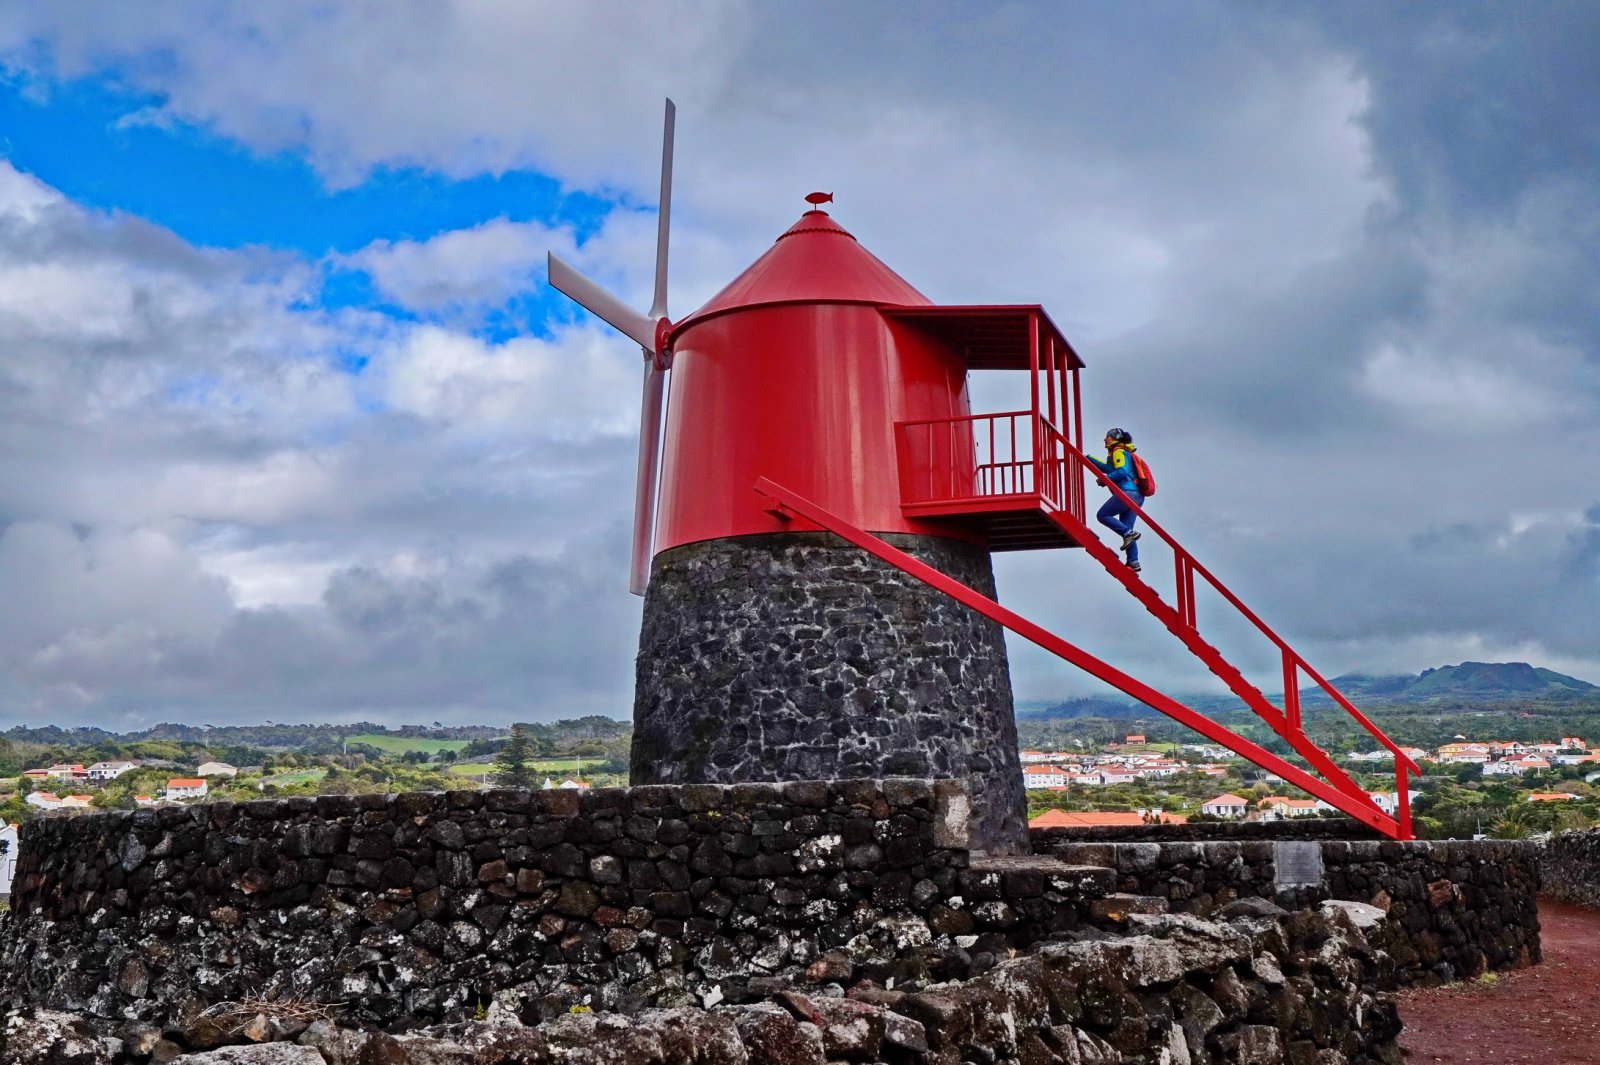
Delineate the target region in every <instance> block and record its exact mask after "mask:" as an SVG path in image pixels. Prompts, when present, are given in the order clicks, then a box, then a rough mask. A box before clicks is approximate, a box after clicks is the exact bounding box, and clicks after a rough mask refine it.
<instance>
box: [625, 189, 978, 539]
mask: <svg viewBox="0 0 1600 1065" xmlns="http://www.w3.org/2000/svg"><path fill="white" fill-rule="evenodd" d="M928 302H929V301H928V300H927V298H926V297H924V296H922V294H921V293H919V292H917V291H916V290H915V289H913V288H912V287H911V286H910V285H908V284H906V282H905V281H904V280H902V279H901V278H900V277H898V276H897V275H896V274H894V272H893V271H891V270H889V268H888V267H887V266H884V265H883V263H881V262H880V261H879V260H878V259H876V258H875V257H873V256H872V254H871V253H870V252H868V251H866V250H865V249H864V248H862V247H861V246H860V245H859V244H858V243H857V242H856V240H855V238H854V237H852V236H850V235H849V234H848V233H846V232H845V231H844V230H843V229H840V228H839V227H838V226H837V225H836V224H834V223H833V221H832V219H830V218H829V217H828V216H827V215H826V214H824V213H823V212H821V211H808V212H807V213H806V215H805V216H804V217H802V218H801V220H800V222H798V223H797V224H796V225H795V226H794V227H793V228H791V229H790V230H789V231H788V232H787V233H785V234H784V235H783V236H782V237H780V238H779V240H778V243H777V244H776V245H775V246H774V247H773V248H772V250H771V251H769V252H768V253H767V254H766V255H765V256H763V257H762V258H761V259H760V260H758V261H757V262H756V263H755V264H754V265H753V266H751V267H750V269H749V270H747V271H745V273H744V274H742V275H741V276H740V277H739V278H738V279H737V280H735V281H734V282H733V283H732V284H730V285H729V286H728V287H727V288H725V289H724V290H723V291H722V292H721V293H719V294H718V295H717V296H716V297H714V298H713V299H712V300H711V301H710V302H709V303H707V304H706V306H705V307H702V308H701V309H700V310H699V311H696V312H695V313H694V314H692V315H690V316H689V317H688V318H686V319H684V320H683V321H682V322H681V323H679V324H678V326H676V327H675V328H674V330H673V333H672V350H673V356H672V383H671V393H670V396H669V399H668V406H667V434H666V441H665V444H664V447H663V456H662V478H661V494H660V503H659V510H658V517H657V525H656V550H657V551H658V552H659V551H665V550H669V549H671V548H673V547H677V546H680V545H682V544H687V543H694V542H697V541H701V540H710V539H715V538H718V537H726V536H742V535H749V534H757V533H771V532H782V531H794V530H796V529H805V528H814V527H815V526H811V525H810V524H809V523H806V522H803V521H783V520H781V519H779V518H778V517H776V516H775V515H773V514H771V513H770V512H768V511H767V509H766V506H767V504H766V503H765V502H763V500H762V499H761V498H760V497H758V496H756V495H755V493H754V492H753V491H752V490H751V486H752V485H754V483H755V482H756V480H757V478H759V477H763V476H765V477H770V478H772V479H773V480H774V481H777V482H779V483H781V484H785V485H788V486H791V487H792V488H793V490H794V491H796V492H799V493H800V494H802V495H805V496H808V497H809V498H811V499H813V500H815V501H816V502H817V503H818V504H820V505H821V506H823V507H825V508H827V509H828V510H831V511H833V512H834V513H836V514H839V515H842V516H845V517H846V518H847V519H848V520H849V521H851V522H853V523H855V524H857V525H858V526H860V527H863V528H866V529H870V530H872V531H875V532H906V533H920V534H923V535H936V536H946V537H951V538H955V539H965V540H981V537H978V536H976V535H975V534H974V533H973V531H972V530H971V529H970V528H962V527H961V526H959V525H956V524H953V523H940V522H931V521H925V520H916V519H913V520H908V519H906V518H905V517H904V516H903V515H902V513H901V488H900V480H899V467H898V461H897V456H896V440H895V423H896V422H897V421H907V420H918V419H948V418H953V417H959V416H961V415H965V414H967V413H968V403H967V394H966V373H967V367H966V363H965V360H964V359H963V357H962V355H961V354H960V353H959V352H956V351H954V350H952V349H951V348H949V347H948V346H946V345H944V344H941V343H939V342H938V341H937V340H934V339H933V338H931V337H929V336H927V335H925V334H923V333H920V332H918V331H916V330H914V329H911V328H909V327H907V326H905V325H904V324H901V323H897V322H893V321H891V320H889V319H887V318H886V317H884V316H883V315H882V314H880V313H878V310H877V307H878V306H882V305H886V304H888V305H896V306H907V305H912V306H917V305H927V304H928Z"/></svg>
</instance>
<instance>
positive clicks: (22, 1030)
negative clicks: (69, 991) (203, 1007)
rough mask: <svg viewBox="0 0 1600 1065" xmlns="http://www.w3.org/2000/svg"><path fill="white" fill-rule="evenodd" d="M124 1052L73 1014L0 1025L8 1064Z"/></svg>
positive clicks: (74, 1062)
mask: <svg viewBox="0 0 1600 1065" xmlns="http://www.w3.org/2000/svg"><path fill="white" fill-rule="evenodd" d="M122 1050H123V1047H122V1041H121V1040H119V1039H112V1038H109V1037H107V1036H103V1035H100V1034H99V1033H97V1032H96V1031H95V1030H94V1029H93V1028H91V1027H90V1026H89V1023H88V1022H87V1021H85V1020H84V1019H83V1018H82V1017H77V1016H74V1015H72V1014H69V1013H56V1012H54V1011H51V1010H34V1011H33V1012H31V1013H13V1014H10V1015H8V1016H7V1017H6V1018H5V1019H4V1021H3V1022H0V1061H3V1062H5V1063H6V1065H112V1063H113V1062H115V1061H117V1059H118V1058H119V1057H120V1056H121V1054H122ZM317 1065H322V1063H321V1062H318V1063H317Z"/></svg>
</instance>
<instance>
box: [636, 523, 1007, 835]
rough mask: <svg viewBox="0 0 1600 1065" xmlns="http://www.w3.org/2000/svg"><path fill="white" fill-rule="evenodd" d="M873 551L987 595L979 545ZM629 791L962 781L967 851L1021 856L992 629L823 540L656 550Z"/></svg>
mask: <svg viewBox="0 0 1600 1065" xmlns="http://www.w3.org/2000/svg"><path fill="white" fill-rule="evenodd" d="M885 539H887V540H888V541H889V542H890V543H892V544H894V545H895V546H896V547H898V548H900V549H901V550H903V551H906V552H908V553H909V554H912V555H914V556H916V557H917V558H918V559H921V560H922V561H924V562H927V563H929V564H930V565H932V566H934V567H936V568H937V569H939V570H941V571H942V572H944V573H946V574H948V575H950V576H951V577H954V578H955V579H956V580H959V581H961V582H963V583H965V584H967V585H970V586H971V587H973V588H975V589H977V590H978V591H980V592H983V593H984V594H986V595H989V596H993V595H994V570H993V567H992V565H991V563H990V559H989V553H988V552H987V551H986V550H984V549H983V548H980V547H977V546H975V545H972V544H967V543H962V542H959V541H955V540H946V539H939V538H934V537H924V536H907V535H890V536H887V537H885ZM633 722H634V731H633V753H632V774H631V775H632V781H633V783H634V784H687V783H705V784H727V783H739V782H742V781H778V780H822V779H838V778H861V777H936V778H937V777H952V778H968V779H969V782H970V785H969V786H970V788H971V793H972V801H973V807H974V809H973V843H974V846H975V847H977V848H979V849H982V850H987V851H989V852H990V853H1013V852H1023V851H1026V849H1027V828H1026V815H1025V805H1024V801H1023V788H1022V770H1021V766H1020V764H1019V762H1018V758H1017V729H1016V722H1015V720H1014V718H1013V716H1012V702H1011V676H1010V671H1009V667H1008V664H1007V661H1006V648H1005V642H1004V639H1003V634H1002V630H1001V628H1000V626H999V625H997V624H995V623H994V622H992V621H990V620H989V619H988V618H985V617H983V616H982V615H980V614H978V613H976V612H975V611H972V610H970V609H968V608H967V607H964V606H962V605H961V604H959V603H957V602H956V601H955V600H953V599H951V598H949V597H948V596H946V595H944V594H942V593H940V592H937V591H935V590H933V589H932V588H929V587H928V586H927V585H925V584H923V583H922V582H921V581H918V580H916V579H914V578H912V577H910V576H909V575H907V574H905V573H902V572H901V571H899V570H897V569H895V568H894V567H892V566H890V565H888V564H887V563H885V562H882V561H880V560H879V559H877V558H875V557H873V556H872V555H869V554H868V553H866V552H865V551H862V550H860V549H859V548H856V547H853V546H850V545H849V544H846V543H844V542H843V541H842V540H839V539H837V538H836V537H834V536H832V535H831V534H828V533H820V532H807V533H786V534H778V535H771V536H746V537H735V538H730V539H723V540H709V541H704V542H701V543H695V544H687V545H684V546H682V547H678V548H674V549H672V550H669V551H665V552H662V553H661V554H660V555H658V556H657V557H656V560H655V564H654V567H653V570H652V574H651V580H650V587H649V591H648V592H647V594H646V596H645V606H644V627H643V631H642V633H641V635H640V640H639V657H638V673H637V685H636V688H635V695H634V708H633Z"/></svg>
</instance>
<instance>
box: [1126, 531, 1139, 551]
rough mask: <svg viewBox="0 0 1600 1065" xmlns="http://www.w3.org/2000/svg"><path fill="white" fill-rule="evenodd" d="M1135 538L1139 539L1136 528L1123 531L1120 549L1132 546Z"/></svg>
mask: <svg viewBox="0 0 1600 1065" xmlns="http://www.w3.org/2000/svg"><path fill="white" fill-rule="evenodd" d="M1137 539H1139V530H1138V529H1135V530H1133V531H1132V532H1126V533H1123V534H1122V549H1123V550H1124V551H1126V550H1127V549H1128V548H1129V547H1130V546H1132V544H1133V542H1134V541H1135V540H1137Z"/></svg>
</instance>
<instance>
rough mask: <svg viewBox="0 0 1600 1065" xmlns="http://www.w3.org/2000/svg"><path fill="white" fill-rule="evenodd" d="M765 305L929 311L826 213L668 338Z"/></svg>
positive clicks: (804, 218) (796, 228)
mask: <svg viewBox="0 0 1600 1065" xmlns="http://www.w3.org/2000/svg"><path fill="white" fill-rule="evenodd" d="M808 199H809V197H808ZM771 303H887V304H893V305H896V306H929V305H931V304H932V301H931V300H929V299H928V297H926V296H924V295H923V294H922V293H920V292H918V291H917V290H916V289H914V288H912V287H911V285H910V283H909V282H907V281H906V280H905V278H903V277H901V276H900V275H899V274H897V273H895V272H894V271H893V270H891V269H889V268H888V267H887V266H885V265H884V264H883V262H882V261H881V260H880V259H879V258H878V257H877V256H875V255H873V254H872V253H871V252H870V251H868V250H867V249H865V248H863V247H862V246H861V244H860V242H859V241H857V240H856V238H855V237H853V236H851V235H850V233H849V232H847V231H846V230H845V229H844V227H842V226H840V225H839V223H837V222H835V221H834V220H833V219H832V218H831V217H829V216H828V213H827V212H826V211H819V210H811V211H807V212H806V213H805V214H803V215H801V216H800V220H799V221H798V222H796V223H795V224H794V225H792V226H790V227H789V229H788V231H787V232H785V233H784V234H783V235H782V236H780V237H779V238H778V241H777V243H776V244H774V245H773V246H772V247H771V248H770V249H769V250H768V251H767V253H766V254H765V255H763V256H762V257H761V258H759V259H757V260H756V261H755V262H754V263H752V264H751V265H750V268H749V269H748V270H746V271H745V272H744V273H742V274H740V275H739V276H738V277H736V278H734V279H733V281H731V282H729V284H728V286H727V287H726V288H724V289H723V290H722V291H721V292H719V293H717V294H716V295H715V296H712V297H711V300H710V301H709V302H708V303H707V304H706V305H705V306H704V307H701V308H700V309H699V310H697V311H695V312H694V313H693V314H691V315H689V316H688V317H686V318H684V319H683V320H681V321H680V322H678V323H677V325H676V326H674V328H673V332H674V333H676V332H678V331H680V330H682V329H685V328H687V327H688V326H690V325H693V324H694V323H695V322H698V321H703V320H704V319H706V318H709V317H711V316H712V315H717V314H725V313H726V312H728V311H734V310H739V309H742V308H746V307H758V306H763V305H765V304H771Z"/></svg>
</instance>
